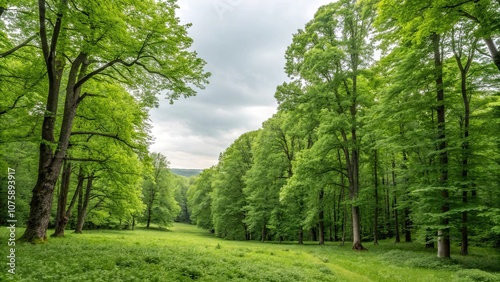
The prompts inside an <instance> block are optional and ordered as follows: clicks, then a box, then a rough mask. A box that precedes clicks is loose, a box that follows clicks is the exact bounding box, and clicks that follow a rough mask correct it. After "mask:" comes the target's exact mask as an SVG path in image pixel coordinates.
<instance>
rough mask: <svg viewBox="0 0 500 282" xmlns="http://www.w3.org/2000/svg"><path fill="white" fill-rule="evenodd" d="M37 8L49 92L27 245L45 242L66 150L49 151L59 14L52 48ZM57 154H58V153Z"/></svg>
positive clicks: (58, 71) (57, 80) (58, 69)
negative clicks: (28, 243)
mask: <svg viewBox="0 0 500 282" xmlns="http://www.w3.org/2000/svg"><path fill="white" fill-rule="evenodd" d="M66 5H67V1H62V6H66ZM38 9H39V24H40V31H39V34H40V40H41V43H42V51H43V56H44V59H45V66H46V68H47V78H48V86H49V90H48V96H47V104H46V107H45V116H44V118H43V125H42V141H41V142H40V153H39V161H38V176H37V182H36V184H35V187H34V188H33V191H32V197H31V202H30V213H29V216H28V222H27V225H26V230H25V231H24V234H23V236H22V237H21V240H23V241H27V242H30V243H36V242H40V241H45V240H47V228H48V225H49V221H50V211H51V208H52V199H53V195H54V187H55V185H56V182H57V178H58V177H59V172H60V170H61V166H62V162H63V157H64V156H65V154H66V148H67V144H66V147H64V145H65V144H58V148H57V150H56V153H54V151H53V149H52V146H53V144H54V143H55V138H54V130H55V123H56V115H57V106H58V101H59V92H60V91H59V90H60V88H61V81H62V79H61V78H62V74H63V71H64V68H63V67H62V65H63V60H62V59H59V58H56V45H57V41H58V38H59V34H60V31H61V25H62V15H59V16H58V18H57V20H56V22H55V25H54V30H53V32H52V38H51V40H50V41H51V46H49V43H48V37H47V29H46V18H45V12H46V7H45V1H42V0H39V1H38ZM61 145H63V146H61ZM57 151H59V153H58V152H57Z"/></svg>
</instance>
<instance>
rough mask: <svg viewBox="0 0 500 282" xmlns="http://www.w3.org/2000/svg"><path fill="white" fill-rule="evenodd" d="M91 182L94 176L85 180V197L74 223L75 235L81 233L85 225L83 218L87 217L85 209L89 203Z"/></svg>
mask: <svg viewBox="0 0 500 282" xmlns="http://www.w3.org/2000/svg"><path fill="white" fill-rule="evenodd" d="M93 181H94V176H93V175H90V176H89V177H88V179H87V187H86V189H85V197H84V198H83V204H82V207H81V210H80V211H78V220H77V222H76V229H75V233H82V230H83V224H84V223H85V217H86V216H87V208H88V206H89V202H90V192H91V190H92V182H93Z"/></svg>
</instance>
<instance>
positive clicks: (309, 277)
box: [1, 223, 500, 282]
mask: <svg viewBox="0 0 500 282" xmlns="http://www.w3.org/2000/svg"><path fill="white" fill-rule="evenodd" d="M5 235H6V230H5V229H2V230H1V237H2V238H4V237H5ZM16 252H17V258H18V264H17V269H18V270H17V274H16V277H15V278H17V279H16V281H34V282H35V281H36V282H38V281H40V282H42V281H68V282H69V281H193V280H196V281H283V282H289V281H412V282H413V281H499V279H500V264H498V261H500V254H499V253H498V252H495V251H494V250H491V249H486V248H471V254H470V255H469V256H467V257H462V256H454V259H452V260H441V259H439V258H437V257H436V256H435V254H434V251H432V250H426V249H424V248H422V246H421V245H420V244H415V243H400V244H394V243H393V242H392V241H391V240H384V241H381V242H380V245H378V246H370V251H368V252H353V251H352V250H351V248H350V244H349V243H347V244H346V245H345V246H343V247H341V246H339V243H338V242H327V243H326V245H322V246H320V245H318V244H317V242H305V244H304V245H297V244H296V242H283V243H281V244H279V243H277V242H273V243H261V242H256V241H229V240H224V239H220V238H216V237H214V236H213V234H211V233H210V232H208V231H205V230H202V229H200V228H197V227H195V226H193V225H188V224H180V223H175V224H174V226H173V227H172V228H171V229H169V230H165V229H162V230H160V229H145V228H137V229H136V230H133V231H132V230H93V231H86V232H85V233H84V234H75V233H68V234H67V235H66V236H65V237H64V238H57V239H52V240H50V241H49V242H48V243H46V244H38V245H34V246H33V245H30V244H20V245H18V246H17V250H16ZM452 252H453V253H458V252H459V248H456V247H455V246H454V247H453V248H452ZM495 272H496V273H495ZM7 274H8V273H5V271H4V272H2V274H1V275H2V276H3V277H5V276H6V275H7ZM2 281H3V280H2Z"/></svg>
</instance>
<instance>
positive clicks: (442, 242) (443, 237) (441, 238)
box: [432, 33, 450, 258]
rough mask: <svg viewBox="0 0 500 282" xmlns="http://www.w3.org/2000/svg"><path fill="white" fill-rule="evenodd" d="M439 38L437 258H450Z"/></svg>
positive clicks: (435, 39) (436, 45) (436, 44)
mask: <svg viewBox="0 0 500 282" xmlns="http://www.w3.org/2000/svg"><path fill="white" fill-rule="evenodd" d="M440 41H441V37H440V35H438V34H436V33H434V34H433V36H432V43H433V47H434V65H435V68H436V94H437V102H438V106H437V119H438V120H437V122H438V125H437V128H438V138H437V141H438V142H439V143H438V144H439V165H440V169H439V170H440V177H439V184H440V185H441V201H442V204H441V213H442V218H441V222H440V224H441V225H442V226H445V227H444V228H442V229H440V230H438V254H437V255H438V257H440V258H450V230H449V227H448V225H449V216H448V215H446V214H447V213H448V212H449V210H450V206H449V203H448V200H449V193H448V190H447V189H446V185H447V182H448V152H447V145H446V129H445V115H446V111H445V105H444V101H445V98H444V86H443V63H442V59H441V56H442V55H441V43H440Z"/></svg>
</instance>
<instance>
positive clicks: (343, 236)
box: [339, 157, 347, 246]
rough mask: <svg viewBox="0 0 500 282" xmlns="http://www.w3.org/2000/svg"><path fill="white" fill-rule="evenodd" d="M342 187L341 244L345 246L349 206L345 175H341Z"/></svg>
mask: <svg viewBox="0 0 500 282" xmlns="http://www.w3.org/2000/svg"><path fill="white" fill-rule="evenodd" d="M339 159H340V157H339ZM340 185H341V188H342V190H341V191H340V199H342V203H343V204H342V205H343V207H344V210H343V212H342V242H341V243H340V245H341V246H344V244H345V239H346V238H345V233H346V229H347V228H346V225H347V204H346V202H345V188H346V187H345V179H344V175H343V174H341V175H340ZM340 199H339V203H340ZM339 208H340V205H339Z"/></svg>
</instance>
